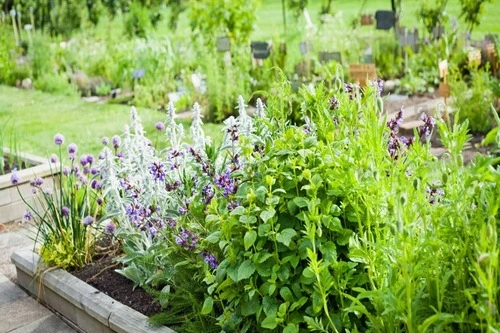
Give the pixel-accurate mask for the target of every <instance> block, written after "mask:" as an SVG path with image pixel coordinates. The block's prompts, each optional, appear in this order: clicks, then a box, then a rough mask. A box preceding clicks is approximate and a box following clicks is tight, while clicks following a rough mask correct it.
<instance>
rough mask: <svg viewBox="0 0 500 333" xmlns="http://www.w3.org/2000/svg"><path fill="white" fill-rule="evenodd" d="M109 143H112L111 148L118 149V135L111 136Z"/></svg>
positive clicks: (119, 142)
mask: <svg viewBox="0 0 500 333" xmlns="http://www.w3.org/2000/svg"><path fill="white" fill-rule="evenodd" d="M111 143H112V144H113V148H115V149H118V148H120V145H121V144H122V139H121V138H120V137H119V136H118V135H115V136H113V137H112V138H111Z"/></svg>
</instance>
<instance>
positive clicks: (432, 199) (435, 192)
mask: <svg viewBox="0 0 500 333" xmlns="http://www.w3.org/2000/svg"><path fill="white" fill-rule="evenodd" d="M426 193H427V198H428V200H429V203H430V204H431V205H433V204H435V203H436V202H439V201H441V198H442V197H443V196H444V190H443V189H441V188H435V187H432V188H431V187H428V188H427V190H426Z"/></svg>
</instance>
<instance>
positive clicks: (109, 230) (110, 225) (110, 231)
mask: <svg viewBox="0 0 500 333" xmlns="http://www.w3.org/2000/svg"><path fill="white" fill-rule="evenodd" d="M115 231H116V225H115V224H114V223H113V222H112V221H110V222H109V223H108V224H106V226H105V227H104V232H105V233H107V234H113V233H115Z"/></svg>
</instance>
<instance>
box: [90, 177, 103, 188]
mask: <svg viewBox="0 0 500 333" xmlns="http://www.w3.org/2000/svg"><path fill="white" fill-rule="evenodd" d="M90 187H92V189H93V190H100V189H101V188H102V185H101V183H100V182H99V181H98V180H97V179H92V182H91V183H90Z"/></svg>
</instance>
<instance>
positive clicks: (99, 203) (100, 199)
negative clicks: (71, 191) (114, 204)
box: [96, 198, 102, 206]
mask: <svg viewBox="0 0 500 333" xmlns="http://www.w3.org/2000/svg"><path fill="white" fill-rule="evenodd" d="M96 202H97V204H98V205H99V206H100V205H102V198H97V200H96Z"/></svg>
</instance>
